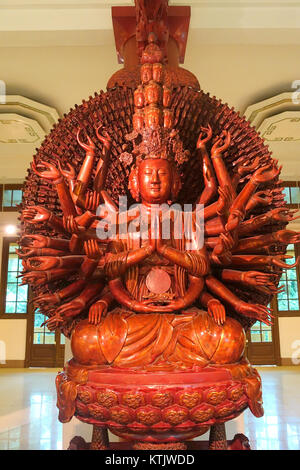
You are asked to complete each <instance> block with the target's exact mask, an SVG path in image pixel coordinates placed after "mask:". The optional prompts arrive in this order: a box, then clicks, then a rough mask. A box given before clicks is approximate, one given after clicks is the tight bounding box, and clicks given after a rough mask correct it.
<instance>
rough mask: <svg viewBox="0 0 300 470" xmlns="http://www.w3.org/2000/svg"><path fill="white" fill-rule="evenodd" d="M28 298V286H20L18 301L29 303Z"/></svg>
mask: <svg viewBox="0 0 300 470" xmlns="http://www.w3.org/2000/svg"><path fill="white" fill-rule="evenodd" d="M27 298H28V286H27V285H26V286H18V301H22V300H23V301H24V302H27Z"/></svg>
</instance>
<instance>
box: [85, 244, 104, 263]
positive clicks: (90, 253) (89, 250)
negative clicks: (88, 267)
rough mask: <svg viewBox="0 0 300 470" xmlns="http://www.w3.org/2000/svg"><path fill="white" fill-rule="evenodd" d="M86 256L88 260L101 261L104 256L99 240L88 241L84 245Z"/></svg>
mask: <svg viewBox="0 0 300 470" xmlns="http://www.w3.org/2000/svg"><path fill="white" fill-rule="evenodd" d="M83 248H84V251H85V254H86V255H87V257H88V258H90V259H94V260H99V259H100V258H101V256H102V251H101V250H100V248H99V245H98V243H97V240H87V241H85V242H84V244H83Z"/></svg>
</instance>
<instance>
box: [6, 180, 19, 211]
mask: <svg viewBox="0 0 300 470" xmlns="http://www.w3.org/2000/svg"><path fill="white" fill-rule="evenodd" d="M0 195H1V209H2V211H3V212H11V211H17V210H18V206H19V205H20V204H21V202H22V195H23V191H22V185H21V184H5V185H4V184H1V185H0Z"/></svg>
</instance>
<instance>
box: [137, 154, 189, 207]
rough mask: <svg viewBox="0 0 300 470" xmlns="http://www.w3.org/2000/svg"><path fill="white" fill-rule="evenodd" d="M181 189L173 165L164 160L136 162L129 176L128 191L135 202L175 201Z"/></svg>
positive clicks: (158, 202) (150, 159)
mask: <svg viewBox="0 0 300 470" xmlns="http://www.w3.org/2000/svg"><path fill="white" fill-rule="evenodd" d="M180 187H181V182H180V176H179V173H178V170H177V168H176V166H175V164H174V163H173V162H172V161H170V160H167V159H165V158H147V159H145V160H141V161H140V162H138V163H137V164H136V165H135V166H134V167H133V168H132V170H131V173H130V176H129V189H130V192H131V194H132V196H133V198H134V199H135V200H136V201H141V202H142V203H146V204H163V203H165V202H168V201H172V202H173V201H175V200H176V198H177V195H178V193H179V190H180Z"/></svg>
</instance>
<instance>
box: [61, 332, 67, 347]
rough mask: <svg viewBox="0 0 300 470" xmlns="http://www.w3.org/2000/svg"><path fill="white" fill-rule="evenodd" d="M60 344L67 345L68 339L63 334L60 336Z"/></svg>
mask: <svg viewBox="0 0 300 470" xmlns="http://www.w3.org/2000/svg"><path fill="white" fill-rule="evenodd" d="M60 344H66V337H65V335H63V334H62V333H61V334H60Z"/></svg>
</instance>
